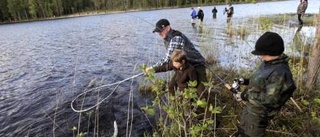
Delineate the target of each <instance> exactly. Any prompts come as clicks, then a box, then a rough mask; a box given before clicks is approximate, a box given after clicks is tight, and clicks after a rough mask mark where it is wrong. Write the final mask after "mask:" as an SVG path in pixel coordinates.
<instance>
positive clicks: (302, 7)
mask: <svg viewBox="0 0 320 137" xmlns="http://www.w3.org/2000/svg"><path fill="white" fill-rule="evenodd" d="M307 8H308V0H300V4H299V6H298V9H297V13H298V21H299V25H301V26H302V25H303V21H302V19H301V18H302V16H303V15H304V14H305V12H306V10H307Z"/></svg>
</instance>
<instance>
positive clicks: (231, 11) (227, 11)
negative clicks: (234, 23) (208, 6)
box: [225, 6, 234, 18]
mask: <svg viewBox="0 0 320 137" xmlns="http://www.w3.org/2000/svg"><path fill="white" fill-rule="evenodd" d="M225 12H226V13H227V17H229V18H231V17H232V15H233V13H234V9H233V6H230V7H229V8H228V9H227V10H226V11H225Z"/></svg>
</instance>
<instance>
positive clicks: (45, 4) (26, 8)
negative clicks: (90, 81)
mask: <svg viewBox="0 0 320 137" xmlns="http://www.w3.org/2000/svg"><path fill="white" fill-rule="evenodd" d="M249 1H250V2H255V0H249ZM241 2H248V0H0V23H1V22H2V23H3V22H18V21H24V20H36V19H44V18H52V17H60V16H65V15H72V14H77V13H78V14H80V13H85V12H92V11H105V12H107V11H123V10H131V9H152V8H163V7H186V6H191V5H210V4H219V3H241Z"/></svg>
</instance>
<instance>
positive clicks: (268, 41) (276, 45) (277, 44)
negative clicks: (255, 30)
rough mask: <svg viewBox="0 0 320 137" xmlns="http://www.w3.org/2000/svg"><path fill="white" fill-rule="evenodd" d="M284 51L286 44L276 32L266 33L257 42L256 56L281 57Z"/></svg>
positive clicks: (254, 52) (253, 52)
mask: <svg viewBox="0 0 320 137" xmlns="http://www.w3.org/2000/svg"><path fill="white" fill-rule="evenodd" d="M283 51H284V43H283V39H282V38H281V36H280V35H279V34H277V33H274V32H266V33H264V34H263V35H262V36H260V38H259V39H258V40H257V42H256V45H255V50H254V51H252V52H251V53H252V54H254V55H271V56H277V55H281V54H282V53H283Z"/></svg>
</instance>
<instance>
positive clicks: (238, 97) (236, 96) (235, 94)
mask: <svg viewBox="0 0 320 137" xmlns="http://www.w3.org/2000/svg"><path fill="white" fill-rule="evenodd" d="M241 93H242V92H237V93H233V97H234V98H235V99H236V100H237V101H239V102H240V101H242V98H241Z"/></svg>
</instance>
